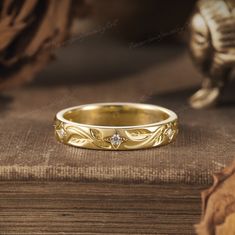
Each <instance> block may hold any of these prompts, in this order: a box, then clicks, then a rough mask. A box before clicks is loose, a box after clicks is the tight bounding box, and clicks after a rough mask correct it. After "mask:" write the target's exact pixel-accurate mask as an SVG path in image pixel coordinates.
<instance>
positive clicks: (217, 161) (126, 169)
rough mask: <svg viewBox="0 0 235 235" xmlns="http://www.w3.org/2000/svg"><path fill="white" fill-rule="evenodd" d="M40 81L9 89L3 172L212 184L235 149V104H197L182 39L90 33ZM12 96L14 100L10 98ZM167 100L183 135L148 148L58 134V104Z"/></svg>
mask: <svg viewBox="0 0 235 235" xmlns="http://www.w3.org/2000/svg"><path fill="white" fill-rule="evenodd" d="M60 53H61V54H60V56H59V60H58V62H56V63H55V64H54V65H53V66H52V67H50V68H49V69H48V70H47V71H45V72H44V73H43V74H42V75H41V76H40V77H39V78H38V80H36V81H35V82H34V83H33V84H31V85H29V86H27V87H24V88H21V89H17V90H12V91H9V92H7V93H5V96H6V97H9V98H8V99H7V98H5V99H2V102H1V104H2V108H1V119H0V130H1V132H0V143H1V145H0V153H1V154H0V179H1V180H13V181H14V180H35V181H37V180H41V181H42V180H46V181H48V180H50V181H51V180H57V181H80V182H109V183H118V182H119V183H120V182H125V183H156V184H159V183H182V184H185V183H186V184H198V185H208V184H210V183H211V182H212V177H211V176H212V174H213V173H214V172H217V171H219V170H220V169H221V168H222V167H224V166H225V165H227V164H229V163H230V162H231V161H232V160H233V159H234V155H235V144H234V143H235V139H234V134H235V125H234V122H233V117H234V116H235V109H234V108H233V104H232V103H230V104H229V103H226V104H224V105H222V106H221V107H220V108H219V109H210V110H200V111H198V110H192V109H191V108H190V107H189V106H188V104H187V98H188V97H189V96H190V95H191V94H192V93H193V90H194V88H193V87H195V86H196V85H197V84H198V85H199V84H200V78H199V75H198V74H197V73H196V71H195V69H194V67H193V65H192V64H191V62H190V58H189V56H188V55H187V53H186V52H185V51H184V50H182V49H180V48H179V47H173V46H172V47H170V46H166V47H164V46H162V47H157V48H155V49H153V48H142V49H135V50H134V49H130V48H129V47H128V45H125V46H123V45H121V44H118V43H117V42H113V41H105V40H104V39H102V40H100V41H99V40H97V39H94V40H93V39H92V40H91V39H90V40H88V39H87V40H85V39H84V41H83V42H82V43H77V44H76V45H75V44H74V45H69V46H68V47H65V48H64V49H62V50H61V52H60ZM6 100H8V101H9V102H8V104H6ZM111 101H119V102H120V101H130V102H145V103H152V104H157V105H162V106H165V107H168V108H170V109H172V110H174V111H175V112H176V113H177V114H178V115H179V120H180V132H179V136H178V138H177V140H176V142H175V143H173V144H170V145H168V146H165V147H160V148H154V149H149V150H143V151H128V152H105V151H92V150H90V151H89V150H84V149H78V148H73V147H69V146H65V145H62V144H59V143H57V142H56V140H55V138H54V133H53V118H54V115H55V114H56V112H57V111H59V110H61V109H63V108H66V107H70V106H75V105H79V104H84V103H93V102H111Z"/></svg>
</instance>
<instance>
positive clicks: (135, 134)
mask: <svg viewBox="0 0 235 235" xmlns="http://www.w3.org/2000/svg"><path fill="white" fill-rule="evenodd" d="M152 134H153V133H152V132H151V131H149V130H147V129H137V130H128V131H126V135H127V137H128V138H129V139H130V140H132V141H143V140H145V139H147V138H150V137H151V135H152Z"/></svg>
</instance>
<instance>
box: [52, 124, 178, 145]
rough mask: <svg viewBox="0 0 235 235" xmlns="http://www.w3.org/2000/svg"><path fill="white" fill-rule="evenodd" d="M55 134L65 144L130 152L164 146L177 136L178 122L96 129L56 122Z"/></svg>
mask: <svg viewBox="0 0 235 235" xmlns="http://www.w3.org/2000/svg"><path fill="white" fill-rule="evenodd" d="M55 134H56V137H57V139H58V140H59V141H60V142H62V143H65V144H69V145H73V146H77V147H85V148H93V147H96V148H99V149H103V150H132V149H140V148H149V147H156V146H160V145H165V144H168V143H170V142H171V141H173V140H174V138H175V137H176V135H177V134H178V122H177V121H173V122H170V123H168V124H165V125H160V126H155V127H148V128H140V129H138V128H135V129H130V128H117V129H115V128H114V129H105V128H104V129H102V128H99V129H96V128H89V127H78V126H74V125H73V126H71V125H70V124H67V123H63V122H61V121H58V120H57V121H56V123H55Z"/></svg>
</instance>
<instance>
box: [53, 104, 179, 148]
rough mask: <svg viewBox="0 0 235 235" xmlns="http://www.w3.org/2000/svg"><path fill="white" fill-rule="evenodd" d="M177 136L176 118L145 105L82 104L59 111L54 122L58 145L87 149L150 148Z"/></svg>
mask: <svg viewBox="0 0 235 235" xmlns="http://www.w3.org/2000/svg"><path fill="white" fill-rule="evenodd" d="M177 133H178V119H177V115H176V114H175V113H174V112H172V111H170V110H168V109H165V108H162V107H159V106H155V105H148V104H135V103H101V104H89V105H82V106H77V107H72V108H69V109H65V110H62V111H60V112H59V113H58V114H57V115H56V120H55V134H56V137H57V139H58V140H59V141H60V142H62V143H65V144H69V145H73V146H77V147H83V148H89V149H104V150H132V149H143V148H150V147H155V146H160V145H164V144H168V143H170V142H171V141H173V140H174V139H175V137H176V135H177Z"/></svg>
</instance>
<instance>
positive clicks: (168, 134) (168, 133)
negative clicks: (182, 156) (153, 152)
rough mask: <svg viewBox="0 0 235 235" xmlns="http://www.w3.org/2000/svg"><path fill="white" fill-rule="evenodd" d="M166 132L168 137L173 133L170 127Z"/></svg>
mask: <svg viewBox="0 0 235 235" xmlns="http://www.w3.org/2000/svg"><path fill="white" fill-rule="evenodd" d="M166 134H167V136H168V137H169V138H171V137H172V135H173V130H172V129H168V130H167V131H166Z"/></svg>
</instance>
